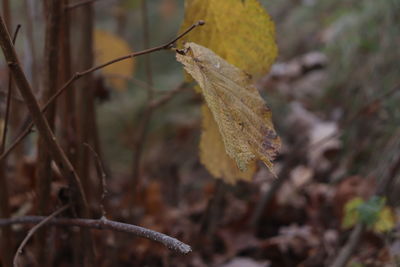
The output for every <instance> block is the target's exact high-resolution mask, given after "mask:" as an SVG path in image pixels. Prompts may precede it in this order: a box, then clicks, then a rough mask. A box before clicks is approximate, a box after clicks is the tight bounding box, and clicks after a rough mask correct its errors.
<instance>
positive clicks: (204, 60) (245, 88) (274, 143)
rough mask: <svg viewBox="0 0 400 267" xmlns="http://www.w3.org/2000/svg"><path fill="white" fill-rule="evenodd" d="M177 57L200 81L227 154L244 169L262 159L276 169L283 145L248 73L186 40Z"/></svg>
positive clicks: (269, 112)
mask: <svg viewBox="0 0 400 267" xmlns="http://www.w3.org/2000/svg"><path fill="white" fill-rule="evenodd" d="M177 60H178V61H179V62H181V63H182V64H183V65H184V68H185V70H186V71H187V72H188V73H189V74H190V75H191V76H192V77H193V78H194V79H195V80H196V81H197V82H198V84H199V85H200V87H201V93H202V95H203V97H204V99H205V101H206V104H207V106H208V107H209V108H210V110H211V113H212V116H213V118H214V120H215V122H216V124H217V125H218V129H219V132H220V134H221V137H222V141H223V143H224V146H225V150H226V153H227V154H228V155H229V157H231V158H232V159H233V160H234V161H235V162H236V164H237V166H238V168H239V169H240V170H241V171H246V169H247V167H248V165H249V164H250V163H251V162H252V161H254V160H256V159H260V160H262V161H263V162H264V163H265V164H266V165H267V166H268V168H269V169H270V171H271V172H273V169H272V162H271V161H272V159H273V158H274V156H275V154H276V153H277V150H278V149H279V147H280V139H279V137H278V136H277V134H276V133H275V130H274V127H273V124H272V121H271V111H270V109H269V108H268V107H267V106H266V104H265V102H264V100H263V99H262V98H261V96H260V94H259V92H258V91H257V89H256V88H255V87H254V86H253V85H252V84H251V80H250V77H249V75H248V74H246V73H245V72H243V71H242V70H240V69H238V68H237V67H235V66H233V65H231V64H229V63H228V62H226V61H225V60H224V59H222V58H221V57H219V56H218V55H216V54H215V53H214V52H212V51H211V50H210V49H208V48H205V47H203V46H200V45H198V44H195V43H186V44H185V47H184V52H183V53H177Z"/></svg>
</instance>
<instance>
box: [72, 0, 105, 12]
mask: <svg viewBox="0 0 400 267" xmlns="http://www.w3.org/2000/svg"><path fill="white" fill-rule="evenodd" d="M97 1H99V0H83V1H80V2H77V3H73V4H69V5H67V6H66V7H64V9H65V10H72V9H75V8H77V7H81V6H84V5H88V4H91V3H94V2H97Z"/></svg>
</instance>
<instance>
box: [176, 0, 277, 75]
mask: <svg viewBox="0 0 400 267" xmlns="http://www.w3.org/2000/svg"><path fill="white" fill-rule="evenodd" d="M198 20H204V21H205V22H206V24H205V25H204V26H203V27H202V28H201V29H198V30H195V31H192V32H190V33H189V34H188V35H187V36H186V37H185V38H183V39H182V40H183V41H187V42H194V43H197V44H200V45H202V46H205V47H207V48H209V49H211V50H213V51H214V52H215V53H216V54H217V55H219V56H220V57H222V58H224V59H225V60H227V61H228V62H229V63H231V64H233V65H235V66H236V67H238V68H240V69H242V70H244V71H246V72H247V73H249V74H251V75H253V76H257V75H260V74H265V73H266V72H267V71H268V70H269V68H270V66H271V65H272V63H273V62H274V60H275V58H276V56H277V53H278V49H277V46H276V42H275V26H274V23H273V21H272V20H271V19H270V17H269V15H268V14H267V12H266V11H265V10H264V9H263V7H262V6H261V4H260V3H259V2H258V1H257V0H186V1H185V19H184V22H183V24H182V26H181V30H180V31H181V32H183V31H184V30H186V29H187V28H188V27H190V26H191V25H192V24H194V23H196V22H197V21H198Z"/></svg>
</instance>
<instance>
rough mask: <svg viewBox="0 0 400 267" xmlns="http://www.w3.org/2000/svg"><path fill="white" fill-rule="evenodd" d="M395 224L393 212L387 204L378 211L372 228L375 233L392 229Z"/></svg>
mask: <svg viewBox="0 0 400 267" xmlns="http://www.w3.org/2000/svg"><path fill="white" fill-rule="evenodd" d="M395 226H396V218H395V215H394V214H393V210H392V209H391V208H389V207H388V206H385V207H384V208H383V209H382V210H381V211H380V212H379V219H378V221H377V222H376V223H375V224H374V226H373V230H374V232H376V233H383V232H387V231H390V230H392V229H393V228H394V227H395Z"/></svg>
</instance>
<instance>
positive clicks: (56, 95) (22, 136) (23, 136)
mask: <svg viewBox="0 0 400 267" xmlns="http://www.w3.org/2000/svg"><path fill="white" fill-rule="evenodd" d="M202 25H204V21H202V20H200V21H198V22H197V23H195V24H193V25H192V26H190V27H189V28H188V29H187V30H186V31H184V32H183V33H181V34H179V35H178V36H177V37H176V38H174V39H173V40H171V41H169V42H168V43H166V44H164V45H160V46H157V47H154V48H150V49H146V50H143V51H139V52H136V53H131V54H129V55H126V56H123V57H119V58H116V59H113V60H111V61H108V62H106V63H103V64H101V65H98V66H94V67H92V68H90V69H87V70H85V71H82V72H76V73H75V74H74V75H73V76H72V77H71V78H70V79H69V80H68V81H67V82H66V83H65V84H64V85H63V86H62V87H61V88H60V89H59V90H58V91H57V92H56V93H55V94H54V95H53V96H52V97H51V98H50V99H49V100H48V101H47V102H46V104H45V105H44V106H43V107H42V108H41V111H42V112H45V111H46V110H47V108H48V107H49V105H51V104H52V103H53V102H54V101H55V100H56V99H57V98H58V97H59V96H60V95H61V94H62V93H63V92H64V91H65V90H66V89H67V88H68V87H69V86H70V85H71V84H72V83H73V82H75V81H76V80H78V79H80V78H81V77H82V76H84V75H87V74H89V73H92V72H95V71H97V70H100V69H102V68H104V67H107V66H109V65H111V64H114V63H116V62H120V61H123V60H126V59H130V58H134V57H138V56H141V55H145V54H149V53H153V52H157V51H161V50H165V49H170V48H171V47H173V45H174V44H175V42H176V41H177V40H179V39H180V38H182V37H183V36H185V35H186V34H188V33H189V32H190V31H192V30H193V29H194V28H196V27H198V26H202ZM32 127H33V122H31V123H30V124H29V126H28V127H27V128H26V129H25V130H24V131H23V132H22V133H21V134H20V135H19V136H18V137H17V138H16V140H15V141H14V142H13V144H12V145H11V146H10V147H9V148H7V149H6V151H5V152H4V153H2V154H1V155H0V161H1V160H3V159H4V158H5V157H7V156H8V154H9V153H10V152H11V151H12V150H13V149H14V148H15V147H16V146H17V145H18V144H19V143H20V142H21V140H23V139H24V138H25V137H26V136H27V135H28V134H29V133H30V132H31V128H32Z"/></svg>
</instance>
